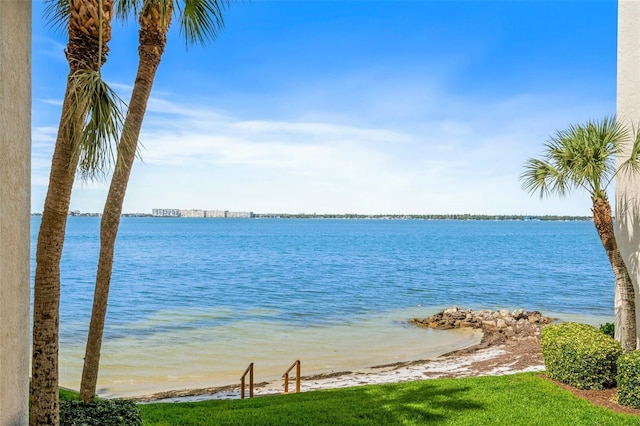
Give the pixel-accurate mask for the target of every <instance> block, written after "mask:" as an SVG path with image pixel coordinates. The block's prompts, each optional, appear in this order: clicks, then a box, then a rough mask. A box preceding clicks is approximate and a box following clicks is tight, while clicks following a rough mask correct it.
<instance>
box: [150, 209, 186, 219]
mask: <svg viewBox="0 0 640 426" xmlns="http://www.w3.org/2000/svg"><path fill="white" fill-rule="evenodd" d="M151 216H156V217H180V210H179V209H152V210H151Z"/></svg>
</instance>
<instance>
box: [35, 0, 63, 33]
mask: <svg viewBox="0 0 640 426" xmlns="http://www.w3.org/2000/svg"><path fill="white" fill-rule="evenodd" d="M44 5H45V6H44V10H43V11H42V15H43V17H44V18H45V19H46V22H47V25H49V26H50V27H51V28H52V29H53V30H54V31H56V32H61V33H63V32H64V31H65V30H66V29H67V24H68V22H69V13H70V12H69V0H44Z"/></svg>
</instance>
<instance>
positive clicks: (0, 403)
mask: <svg viewBox="0 0 640 426" xmlns="http://www.w3.org/2000/svg"><path fill="white" fill-rule="evenodd" d="M0 129H1V131H0V426H9V425H10V426H14V425H26V424H28V420H29V412H28V396H29V224H30V193H31V179H30V176H31V169H30V164H31V0H0Z"/></svg>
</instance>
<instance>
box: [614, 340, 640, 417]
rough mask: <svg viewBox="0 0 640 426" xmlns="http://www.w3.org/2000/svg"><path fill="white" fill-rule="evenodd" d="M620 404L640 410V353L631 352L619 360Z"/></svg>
mask: <svg viewBox="0 0 640 426" xmlns="http://www.w3.org/2000/svg"><path fill="white" fill-rule="evenodd" d="M617 379H618V402H619V403H620V404H621V405H628V406H630V407H634V408H640V351H631V352H627V353H626V354H623V355H622V356H620V358H618V375H617Z"/></svg>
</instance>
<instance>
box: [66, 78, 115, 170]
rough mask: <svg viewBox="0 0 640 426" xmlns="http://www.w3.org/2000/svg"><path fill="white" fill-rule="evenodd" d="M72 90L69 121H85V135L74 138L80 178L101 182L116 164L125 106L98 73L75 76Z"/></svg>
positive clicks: (81, 134) (83, 129)
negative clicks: (73, 94)
mask: <svg viewBox="0 0 640 426" xmlns="http://www.w3.org/2000/svg"><path fill="white" fill-rule="evenodd" d="M72 90H73V93H75V99H74V102H73V105H72V108H71V110H70V114H69V118H71V117H78V116H80V117H85V118H86V120H85V124H84V127H83V128H82V131H81V132H76V134H75V136H74V155H76V158H78V159H79V161H78V174H79V175H80V177H81V178H82V179H85V180H93V179H99V178H102V177H104V175H105V174H107V173H108V172H109V171H110V170H111V167H112V165H113V163H114V160H115V156H114V152H115V149H114V147H116V146H117V144H118V139H119V136H120V133H121V129H122V127H123V124H124V115H123V113H122V110H123V109H125V108H126V105H125V103H124V101H123V100H122V99H120V97H119V96H118V95H117V94H116V92H115V91H113V89H111V88H110V87H109V86H108V85H107V84H106V83H105V82H104V80H102V77H101V76H100V73H99V72H97V71H91V70H84V71H80V72H77V73H76V74H74V75H73V76H72Z"/></svg>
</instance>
